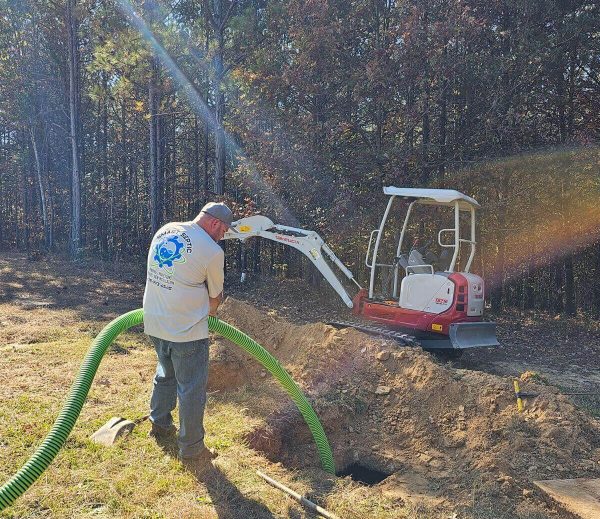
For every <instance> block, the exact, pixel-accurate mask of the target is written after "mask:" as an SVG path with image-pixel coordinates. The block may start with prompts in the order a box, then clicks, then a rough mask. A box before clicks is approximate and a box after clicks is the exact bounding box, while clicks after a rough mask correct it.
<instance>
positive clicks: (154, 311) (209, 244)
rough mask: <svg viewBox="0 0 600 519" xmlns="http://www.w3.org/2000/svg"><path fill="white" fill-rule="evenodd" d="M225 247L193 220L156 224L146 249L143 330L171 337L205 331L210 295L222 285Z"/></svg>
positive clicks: (178, 339) (192, 337) (181, 338)
mask: <svg viewBox="0 0 600 519" xmlns="http://www.w3.org/2000/svg"><path fill="white" fill-rule="evenodd" d="M224 260H225V255H224V253H223V249H221V247H219V245H217V243H215V241H214V240H213V239H212V238H211V237H210V236H209V235H208V233H207V232H206V231H205V230H204V229H202V228H201V227H200V226H199V225H198V224H196V223H195V222H183V223H180V222H173V223H168V224H167V225H165V226H163V227H162V228H160V229H159V230H158V231H157V233H156V234H155V235H154V238H152V243H151V245H150V251H149V253H148V270H147V277H146V290H145V291H144V332H145V333H146V334H148V335H152V336H153V337H158V338H160V339H165V340H167V341H172V342H187V341H195V340H198V339H205V338H207V337H208V310H209V304H208V297H209V296H210V297H217V296H218V295H219V294H220V293H221V292H222V291H223V266H224Z"/></svg>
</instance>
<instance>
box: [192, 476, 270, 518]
mask: <svg viewBox="0 0 600 519" xmlns="http://www.w3.org/2000/svg"><path fill="white" fill-rule="evenodd" d="M203 483H204V485H206V488H207V489H208V493H209V494H210V499H211V501H212V504H213V506H214V507H215V511H216V512H217V516H218V517H219V519H269V518H274V517H275V516H274V515H273V514H272V513H271V511H270V510H269V509H268V508H267V507H266V506H265V505H263V504H262V503H259V502H257V501H254V500H253V499H249V498H247V497H246V496H244V495H243V494H242V493H241V492H240V491H239V490H238V489H237V487H236V486H235V485H234V484H233V483H232V482H231V481H229V479H227V476H226V475H225V474H223V472H221V471H220V470H219V469H218V468H217V467H215V468H214V469H213V470H212V471H211V472H210V476H209V477H206V478H205V479H204V481H203Z"/></svg>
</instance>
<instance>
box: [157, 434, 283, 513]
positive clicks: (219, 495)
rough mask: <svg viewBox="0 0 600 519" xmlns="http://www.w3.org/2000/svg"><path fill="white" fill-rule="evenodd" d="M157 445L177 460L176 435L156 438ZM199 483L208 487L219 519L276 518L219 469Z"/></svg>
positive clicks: (200, 479)
mask: <svg viewBox="0 0 600 519" xmlns="http://www.w3.org/2000/svg"><path fill="white" fill-rule="evenodd" d="M156 443H157V445H158V446H159V447H160V448H161V449H162V450H163V452H164V453H165V454H166V455H168V456H170V457H172V458H177V453H178V450H179V449H178V447H177V437H176V436H175V435H172V436H168V437H165V438H156ZM198 482H199V483H202V484H203V485H205V486H206V488H207V490H208V493H209V495H210V499H211V501H212V505H213V506H214V508H215V511H216V513H217V516H218V517H219V519H272V518H274V517H275V516H274V515H273V514H272V513H271V512H270V510H269V509H268V508H267V507H266V506H265V505H263V504H262V503H259V502H257V501H254V500H253V499H249V498H247V497H245V496H244V495H243V494H242V493H241V492H240V491H239V490H238V489H237V487H236V486H235V485H234V484H233V483H232V482H231V481H229V479H227V476H226V475H225V474H224V473H223V472H221V470H219V469H218V468H217V467H214V468H213V469H212V470H211V471H210V472H209V473H208V474H207V475H206V476H203V477H202V478H198Z"/></svg>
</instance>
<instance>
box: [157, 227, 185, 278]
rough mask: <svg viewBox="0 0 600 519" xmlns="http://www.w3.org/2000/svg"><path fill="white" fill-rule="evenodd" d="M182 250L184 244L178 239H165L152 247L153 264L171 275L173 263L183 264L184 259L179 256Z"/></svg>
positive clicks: (173, 237)
mask: <svg viewBox="0 0 600 519" xmlns="http://www.w3.org/2000/svg"><path fill="white" fill-rule="evenodd" d="M183 250H184V244H183V243H182V242H181V241H180V237H179V236H177V235H175V236H171V237H170V238H166V239H164V240H162V241H160V242H158V244H157V245H156V246H155V247H154V262H155V265H158V267H159V268H161V269H162V268H164V269H165V270H166V271H167V272H168V273H169V274H172V273H173V263H185V258H184V257H183V255H182V254H181V253H182V251H183Z"/></svg>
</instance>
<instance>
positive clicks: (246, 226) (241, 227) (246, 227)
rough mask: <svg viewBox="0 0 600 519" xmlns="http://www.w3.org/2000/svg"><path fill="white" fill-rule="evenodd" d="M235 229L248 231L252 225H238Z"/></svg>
mask: <svg viewBox="0 0 600 519" xmlns="http://www.w3.org/2000/svg"><path fill="white" fill-rule="evenodd" d="M237 230H238V231H239V232H250V231H251V230H252V227H250V226H249V225H240V226H239V227H238V228H237Z"/></svg>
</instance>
